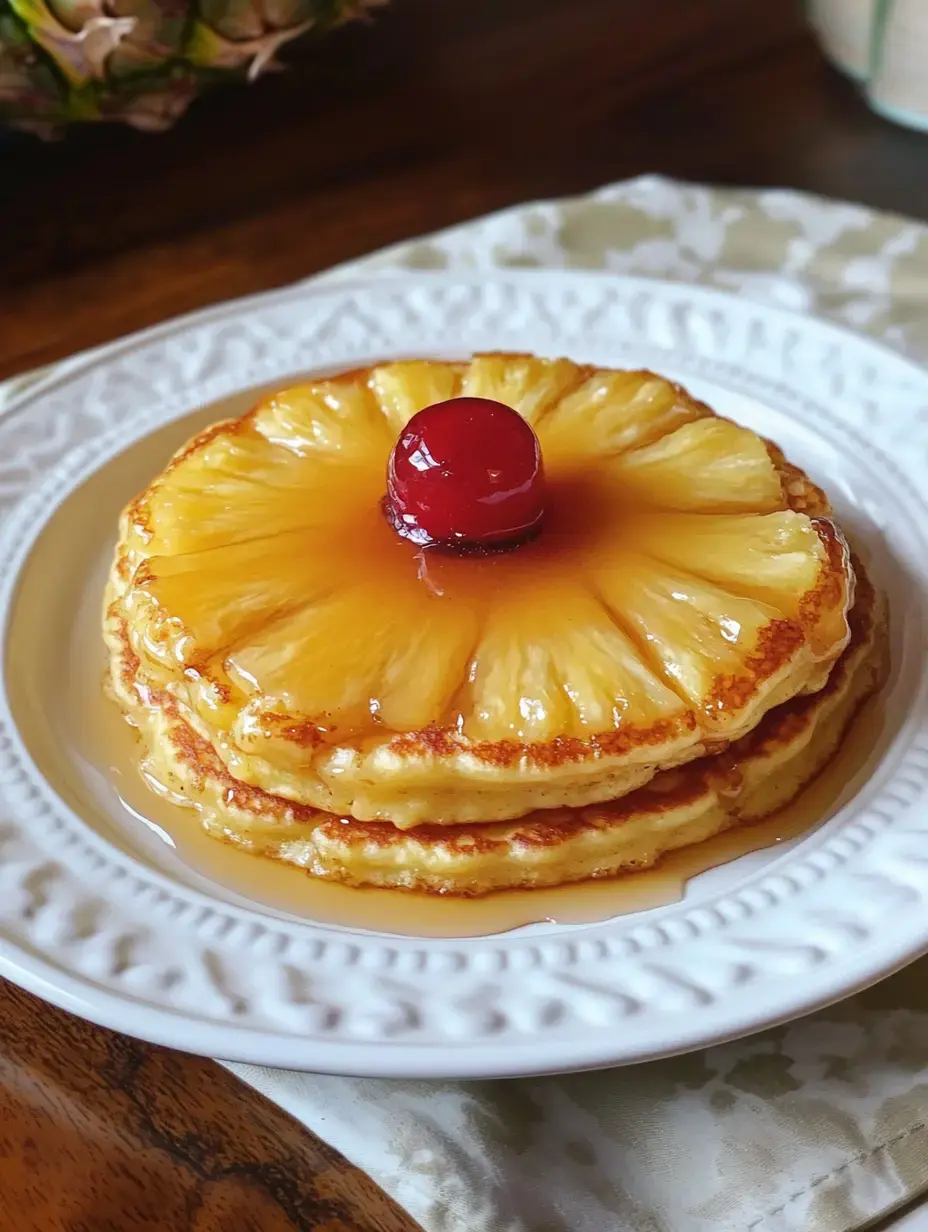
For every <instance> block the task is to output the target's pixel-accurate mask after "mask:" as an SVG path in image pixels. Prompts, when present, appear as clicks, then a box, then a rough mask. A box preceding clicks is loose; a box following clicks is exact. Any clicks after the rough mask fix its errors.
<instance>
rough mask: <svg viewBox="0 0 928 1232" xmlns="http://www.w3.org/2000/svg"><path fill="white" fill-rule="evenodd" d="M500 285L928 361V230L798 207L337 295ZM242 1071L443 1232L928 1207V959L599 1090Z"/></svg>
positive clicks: (589, 240) (622, 209) (637, 188)
mask: <svg viewBox="0 0 928 1232" xmlns="http://www.w3.org/2000/svg"><path fill="white" fill-rule="evenodd" d="M499 266H554V267H561V268H567V267H569V268H584V269H611V270H616V271H623V272H629V273H635V274H643V275H651V276H653V277H657V278H672V279H678V280H683V281H694V282H703V283H709V284H712V285H715V286H717V287H721V288H724V289H727V290H733V291H737V292H738V293H739V294H741V295H745V296H750V297H753V298H754V299H757V300H761V301H763V302H766V303H773V304H778V305H781V306H783V307H787V308H792V309H796V310H799V311H808V312H814V313H816V314H818V315H819V316H823V317H828V318H831V319H832V320H836V321H838V322H841V323H843V324H845V325H849V326H851V327H852V328H855V329H858V330H860V331H863V332H866V333H869V334H872V335H873V336H875V337H878V338H881V339H883V340H884V341H885V342H887V343H889V344H890V345H892V346H895V347H897V348H899V349H901V350H904V351H907V352H908V353H909V354H911V355H913V356H917V357H919V356H920V357H922V358H928V228H926V227H925V226H923V225H922V224H919V223H915V222H909V221H906V220H903V219H899V218H892V217H889V216H887V215H877V214H874V213H872V212H871V211H869V210H867V209H864V208H863V207H861V206H855V205H842V204H837V203H832V202H826V201H822V200H817V199H814V198H810V197H807V196H803V195H800V194H797V193H793V192H781V191H776V192H760V193H756V192H732V191H720V190H715V189H710V188H703V187H696V186H689V185H681V184H675V183H670V182H668V181H666V180H662V179H656V178H650V177H649V178H646V179H639V180H634V181H632V182H630V183H626V184H618V185H614V186H612V187H609V188H605V189H603V190H601V191H599V192H597V193H595V194H593V195H592V196H589V197H585V198H579V199H573V200H566V201H559V202H548V203H541V204H533V205H528V206H523V207H519V208H518V209H514V210H509V211H506V212H505V213H502V214H498V215H495V216H492V217H490V218H485V219H480V220H478V221H476V222H473V223H469V224H467V225H465V226H461V227H456V228H454V229H453V230H450V231H446V232H444V233H442V234H440V235H437V236H432V237H429V238H427V239H421V240H416V241H414V242H412V243H408V244H403V245H400V246H397V247H395V248H392V249H390V250H388V251H386V252H383V253H380V254H377V255H376V256H374V257H370V258H367V259H366V260H364V261H360V262H355V263H353V264H352V265H351V266H346V267H341V268H340V269H338V270H335V271H331V272H330V273H328V274H327V275H325V278H327V279H333V278H339V277H344V276H346V275H347V274H350V275H357V274H358V273H362V272H366V271H369V270H375V269H391V268H404V269H421V268H429V269H432V268H451V269H468V270H472V269H487V270H490V269H493V268H496V267H499ZM28 379H29V378H20V382H21V381H22V380H28ZM20 382H17V384H19V383H20ZM2 404H3V388H2V387H0V407H2ZM229 1068H230V1069H232V1070H233V1072H235V1073H236V1074H238V1075H239V1076H240V1077H241V1078H243V1079H244V1080H245V1081H246V1082H249V1083H251V1084H252V1085H253V1086H255V1087H257V1088H258V1090H260V1091H263V1092H264V1093H265V1094H266V1095H268V1096H269V1097H270V1098H271V1099H273V1100H275V1101H276V1102H277V1103H279V1104H281V1105H282V1106H283V1107H284V1108H286V1109H287V1110H288V1111H289V1112H291V1113H292V1114H293V1115H294V1116H296V1117H298V1118H299V1119H300V1120H301V1121H303V1122H304V1123H305V1124H306V1125H307V1126H309V1128H310V1129H312V1130H313V1131H314V1132H315V1133H316V1134H318V1135H319V1136H320V1137H322V1138H324V1139H326V1140H327V1141H328V1142H330V1143H332V1145H333V1146H334V1147H336V1148H337V1149H338V1150H339V1151H341V1152H342V1153H343V1154H344V1155H346V1156H347V1157H348V1158H349V1159H350V1160H352V1161H353V1162H354V1163H356V1164H357V1165H358V1166H359V1167H360V1168H362V1169H363V1170H364V1171H366V1172H368V1173H370V1175H371V1176H372V1177H373V1178H374V1179H375V1180H376V1181H377V1182H379V1184H380V1185H381V1186H382V1187H383V1188H384V1189H385V1190H386V1191H387V1192H388V1193H390V1194H391V1195H392V1196H393V1197H394V1198H395V1199H396V1200H397V1201H398V1202H399V1203H400V1204H401V1205H403V1206H405V1207H406V1208H407V1209H408V1210H409V1212H410V1213H411V1214H412V1215H413V1217H414V1218H415V1219H417V1220H418V1221H419V1222H420V1223H421V1224H422V1226H423V1228H425V1229H426V1230H427V1232H728V1230H729V1229H731V1230H737V1232H850V1230H851V1229H860V1228H863V1227H864V1225H865V1224H867V1223H869V1222H870V1221H871V1220H872V1219H874V1218H876V1217H878V1216H881V1215H884V1214H887V1213H888V1212H890V1211H892V1210H894V1209H896V1208H897V1207H900V1206H902V1205H903V1204H905V1203H906V1202H909V1201H911V1200H912V1199H913V1198H914V1197H915V1196H916V1195H918V1194H919V1193H921V1192H922V1191H924V1190H928V960H923V961H922V962H920V963H916V964H915V965H914V966H912V967H910V968H909V969H908V970H907V971H905V972H902V973H900V974H899V975H897V976H894V977H893V978H892V979H889V980H887V981H886V982H885V983H883V984H881V985H879V986H878V987H877V988H875V989H872V990H871V991H869V992H867V993H863V994H861V995H859V996H857V997H855V998H853V999H851V1000H849V1001H846V1002H844V1003H843V1004H841V1005H838V1006H835V1007H833V1008H832V1009H829V1010H826V1011H823V1012H822V1013H819V1014H817V1015H815V1016H814V1017H812V1018H809V1019H805V1020H803V1021H801V1022H798V1023H794V1024H792V1025H790V1026H787V1027H782V1028H779V1029H777V1030H773V1031H766V1032H764V1033H763V1034H761V1035H758V1036H755V1037H753V1038H752V1039H749V1040H745V1041H742V1042H739V1043H733V1044H726V1045H724V1046H720V1047H715V1048H709V1049H707V1050H705V1051H703V1052H697V1053H693V1054H691V1055H689V1056H686V1057H681V1058H678V1059H675V1060H669V1061H661V1062H654V1063H651V1064H648V1065H640V1066H635V1067H631V1068H627V1069H622V1070H612V1071H607V1072H605V1073H598V1074H580V1075H574V1076H570V1077H565V1078H539V1079H531V1080H518V1081H508V1082H387V1081H370V1080H360V1079H349V1078H328V1077H317V1076H313V1075H308V1074H298V1073H287V1072H284V1071H275V1070H268V1069H256V1068H254V1067H251V1066H244V1065H232V1066H230V1067H229ZM913 1232H915V1230H914V1229H913Z"/></svg>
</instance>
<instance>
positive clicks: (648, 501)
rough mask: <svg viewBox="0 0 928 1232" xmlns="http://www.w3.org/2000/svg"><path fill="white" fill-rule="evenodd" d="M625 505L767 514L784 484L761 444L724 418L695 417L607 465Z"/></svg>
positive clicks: (779, 499)
mask: <svg viewBox="0 0 928 1232" xmlns="http://www.w3.org/2000/svg"><path fill="white" fill-rule="evenodd" d="M609 475H610V477H611V478H613V479H614V481H615V482H616V483H617V484H620V485H621V487H622V490H623V495H624V497H625V498H626V499H627V500H628V501H634V502H636V503H638V504H641V505H646V506H650V507H657V508H664V509H680V510H690V511H694V512H696V511H698V512H700V513H742V512H751V513H772V512H773V511H774V510H777V509H782V508H783V507H784V504H785V502H784V499H783V485H782V483H781V481H780V476H779V473H778V471H777V469H776V467H775V466H774V464H773V462H772V460H771V458H770V454H769V453H768V451H767V447H766V445H765V443H764V442H763V441H762V440H761V439H760V437H759V436H756V435H755V434H754V433H753V432H750V431H748V429H747V428H739V427H738V426H737V424H733V423H730V422H729V421H728V420H727V419H715V418H706V419H697V420H695V421H694V422H693V423H688V424H684V425H683V427H681V428H678V429H677V430H676V431H675V432H671V433H670V435H669V436H665V437H662V438H661V439H660V440H658V441H655V442H654V443H653V444H650V445H645V446H643V447H642V448H641V449H635V450H632V451H631V452H630V453H626V454H622V455H621V456H620V457H618V458H616V459H615V460H614V461H613V462H612V464H611V465H610V466H609Z"/></svg>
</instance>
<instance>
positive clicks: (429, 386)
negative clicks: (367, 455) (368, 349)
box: [369, 359, 464, 445]
mask: <svg viewBox="0 0 928 1232" xmlns="http://www.w3.org/2000/svg"><path fill="white" fill-rule="evenodd" d="M463 371H464V365H463V364H443V363H439V362H437V361H430V360H426V359H412V360H407V361H405V362H398V363H394V364H381V365H380V367H378V368H374V369H373V370H372V372H371V375H370V381H369V384H370V388H371V390H372V392H373V394H374V397H375V398H376V399H377V402H378V404H379V406H380V410H381V413H382V414H383V416H384V418H385V419H386V422H387V425H388V427H389V430H390V431H391V432H392V434H393V436H394V437H395V436H399V434H400V432H402V430H403V429H404V428H405V427H406V425H407V424H408V423H409V421H410V419H412V417H413V415H415V414H417V412H419V411H421V410H422V409H423V408H424V407H427V406H431V405H432V403H433V402H444V401H445V400H446V399H448V398H453V397H454V396H455V395H456V394H457V392H458V389H459V388H460V384H461V373H462V372H463ZM390 444H391V445H392V444H393V441H392V440H391V442H390Z"/></svg>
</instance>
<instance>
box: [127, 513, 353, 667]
mask: <svg viewBox="0 0 928 1232" xmlns="http://www.w3.org/2000/svg"><path fill="white" fill-rule="evenodd" d="M329 556H331V545H330V544H329V543H328V536H323V535H320V534H319V532H318V531H317V532H316V534H315V535H308V534H307V532H306V531H304V530H299V531H288V532H286V533H285V534H280V535H274V536H272V537H270V538H262V539H247V540H245V541H244V542H242V543H230V544H228V545H227V546H225V547H221V548H209V549H207V550H206V551H203V552H194V553H190V554H187V555H183V556H154V557H151V559H149V560H148V561H145V562H144V563H143V564H142V565H141V566H140V567H139V569H138V570H137V572H136V576H135V578H134V589H135V590H137V591H139V592H140V593H142V594H146V595H150V596H151V599H152V600H153V601H154V602H155V603H156V604H157V606H158V608H159V610H160V613H161V615H162V617H163V620H164V621H165V622H167V623H172V624H173V625H174V626H175V627H177V626H180V629H179V630H178V632H179V633H180V634H181V636H180V637H178V638H177V640H176V645H177V647H178V652H179V654H180V655H181V658H182V660H183V661H184V662H187V663H190V662H192V661H193V660H194V659H197V660H199V659H201V658H202V657H203V656H207V657H209V656H212V655H214V654H216V653H217V652H218V651H220V650H222V648H223V647H226V646H229V645H231V644H232V643H233V642H235V641H236V640H238V639H240V638H242V637H244V636H245V635H246V634H247V633H248V632H249V631H251V630H253V629H256V628H261V627H262V626H264V625H266V624H268V623H269V621H271V620H272V619H274V618H276V617H277V616H279V615H280V614H282V613H284V612H287V611H290V610H292V609H294V608H296V607H302V606H303V605H304V604H305V603H306V602H307V599H310V598H312V597H313V596H315V595H319V594H324V593H325V592H326V591H327V590H329V589H330V588H331V585H332V580H331V572H330V568H329V567H327V566H330V563H331V562H330V560H329V559H328V557H329Z"/></svg>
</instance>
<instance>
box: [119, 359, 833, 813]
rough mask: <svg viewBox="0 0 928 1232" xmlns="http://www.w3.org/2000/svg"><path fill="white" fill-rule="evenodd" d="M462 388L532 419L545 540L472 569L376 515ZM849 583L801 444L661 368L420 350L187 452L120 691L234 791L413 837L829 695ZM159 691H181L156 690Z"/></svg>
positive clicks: (136, 585) (143, 526)
mask: <svg viewBox="0 0 928 1232" xmlns="http://www.w3.org/2000/svg"><path fill="white" fill-rule="evenodd" d="M458 393H466V394H472V395H479V396H482V397H490V398H495V399H499V400H502V401H504V402H506V403H507V404H508V405H510V406H512V407H513V408H514V409H516V410H517V411H519V412H520V413H521V414H522V415H523V416H524V417H525V418H526V419H527V420H529V421H530V422H531V423H532V425H533V427H534V429H535V430H536V432H537V434H538V437H539V440H540V442H541V449H542V454H543V457H544V467H545V474H546V482H547V495H546V502H545V515H544V524H543V527H542V530H541V533H540V534H539V535H538V537H537V538H536V539H535V540H533V541H532V542H530V543H525V544H522V545H521V546H519V547H518V548H517V549H516V550H514V551H510V552H505V553H497V554H493V555H479V554H477V555H474V554H471V555H457V556H452V555H449V554H443V553H441V552H434V551H432V550H430V549H429V550H426V551H423V550H422V549H421V548H420V547H417V546H416V545H415V544H412V543H410V542H408V541H406V540H404V539H401V538H399V537H398V536H397V535H396V534H395V533H394V531H393V529H392V528H391V526H390V525H389V524H388V521H387V519H386V518H385V517H384V516H383V514H382V511H381V500H382V496H383V490H384V482H385V479H384V475H385V469H386V464H387V459H388V456H389V453H390V450H391V447H392V445H393V442H394V439H395V437H396V434H397V432H399V431H400V430H401V429H402V428H403V426H404V424H405V423H406V422H407V421H408V419H409V417H410V416H411V415H412V414H413V413H415V412H416V411H417V410H419V409H420V408H421V407H423V406H425V405H427V404H429V403H432V402H435V401H438V400H440V399H444V398H448V397H451V396H453V395H455V394H458ZM852 591H853V573H852V570H851V567H850V562H849V554H848V551H847V547H846V544H845V542H844V539H843V537H842V535H841V532H840V530H839V529H838V527H837V526H836V525H835V523H834V521H833V520H832V518H831V514H830V509H829V507H828V502H827V499H826V498H825V496H824V495H823V494H822V492H821V491H820V490H819V489H818V488H817V487H815V485H814V484H812V483H811V482H810V481H809V480H808V479H807V478H806V477H805V476H804V475H803V474H802V472H800V471H798V470H797V469H796V468H795V467H793V466H791V465H790V464H789V463H788V462H787V461H786V460H785V458H783V456H782V454H781V453H780V452H779V451H778V450H777V449H776V448H775V447H774V446H772V445H770V444H769V443H767V442H765V441H763V440H761V439H760V438H759V437H758V436H756V435H755V434H754V433H753V432H750V431H748V430H747V429H745V428H741V427H738V426H737V425H735V424H733V423H730V422H729V421H727V420H724V419H722V418H720V417H718V416H715V415H714V414H713V413H712V412H711V411H710V410H709V408H708V407H706V406H704V405H703V404H702V403H700V402H698V401H696V400H695V399H693V398H691V397H690V396H689V395H688V394H687V393H686V392H685V391H684V390H683V389H681V388H680V387H679V386H677V385H674V384H672V383H671V382H668V381H666V380H664V379H662V378H660V377H658V376H655V375H654V374H653V373H648V372H619V371H610V370H595V369H592V368H589V367H583V366H580V365H577V364H574V363H571V362H570V361H568V360H550V361H549V360H540V359H535V358H533V357H530V356H513V355H491V356H478V357H476V358H475V359H473V360H472V361H471V362H470V363H468V364H450V363H439V362H426V361H408V362H402V363H391V364H384V365H380V366H378V367H376V368H373V369H366V370H363V371H359V372H352V373H348V374H345V375H343V376H341V377H337V378H332V379H330V380H326V381H318V382H312V383H309V384H306V385H302V386H298V387H295V388H293V389H290V390H285V391H282V392H281V393H278V394H275V395H273V396H271V397H268V398H266V399H264V400H263V401H262V402H261V403H259V405H258V406H257V407H256V408H255V409H254V410H253V411H252V412H250V413H249V414H248V415H246V416H244V417H243V418H241V419H238V420H230V421H225V422H223V423H219V424H216V425H214V426H213V427H212V428H210V429H208V430H207V431H206V432H204V433H202V434H200V436H198V437H196V438H195V439H194V440H193V441H191V442H189V443H188V444H187V445H186V446H185V447H184V448H183V449H182V450H180V451H179V453H178V454H177V455H176V456H175V457H174V459H173V460H171V462H170V463H169V464H168V466H167V467H166V468H165V470H164V471H163V472H162V473H161V474H160V475H159V476H158V477H157V478H156V479H155V480H154V481H153V483H152V484H151V485H150V486H149V488H148V489H147V490H146V491H145V492H143V493H142V494H141V495H140V496H139V497H138V498H137V499H136V500H135V501H133V502H132V504H131V505H130V506H129V508H128V509H127V510H126V511H125V513H124V515H123V518H122V521H121V525H120V537H119V544H118V546H117V551H116V556H115V560H114V565H113V570H112V575H111V578H110V583H109V587H108V590H107V597H106V618H105V630H104V633H105V638H106V643H107V646H108V649H109V653H110V660H111V684H112V688H113V691H114V693H115V695H116V697H117V699H118V702H119V704H120V705H121V706H122V708H123V709H124V711H125V712H126V714H127V715H128V716H130V717H131V718H132V719H133V720H134V721H135V722H136V723H138V725H139V726H140V728H145V729H147V728H149V727H150V726H151V721H150V717H149V715H148V713H147V711H148V709H149V708H150V707H151V706H152V705H154V709H155V711H156V712H157V713H160V714H167V713H168V709H169V708H173V710H174V711H175V712H176V714H177V716H179V718H182V719H183V721H184V723H185V724H186V725H187V727H188V728H189V730H190V731H191V732H192V733H193V735H194V736H195V737H196V738H197V739H198V740H200V741H201V742H202V743H203V745H204V746H206V747H208V748H209V749H210V750H211V751H212V754H213V755H214V757H215V758H216V759H218V762H219V763H221V765H222V766H223V767H224V769H225V771H227V772H228V774H229V775H230V777H231V779H232V780H234V781H236V782H238V783H241V784H247V785H249V786H251V787H254V788H256V789H259V790H260V791H263V792H264V793H266V794H268V795H270V796H275V797H280V798H283V799H285V800H287V801H289V802H291V803H292V804H293V805H294V806H300V807H303V808H310V809H321V810H324V811H327V812H330V813H333V814H338V815H344V816H348V817H353V818H354V819H356V820H359V821H381V820H384V821H389V822H391V823H392V825H393V826H395V827H397V828H400V829H409V828H412V827H416V826H419V825H421V824H423V823H431V824H433V825H449V826H457V825H460V824H462V823H466V822H478V823H485V822H489V821H506V820H512V819H518V818H520V817H524V816H525V815H526V814H527V813H529V812H531V811H532V810H534V809H539V808H545V809H550V808H556V807H571V808H577V807H581V806H584V805H587V804H595V803H597V802H600V801H605V800H611V799H616V798H619V797H621V796H623V795H626V794H628V793H629V792H631V791H634V790H636V789H638V788H640V787H642V786H644V785H645V784H646V783H648V782H649V781H650V780H651V779H652V778H653V777H654V775H655V774H658V773H660V772H662V771H665V770H667V769H670V768H672V767H674V766H679V765H684V764H686V763H687V762H689V761H692V760H694V759H696V758H699V757H702V756H703V755H705V754H706V753H707V752H711V751H713V750H716V749H718V748H720V747H723V746H724V745H726V744H728V743H730V742H732V741H736V740H738V739H740V738H742V737H743V736H745V735H746V734H747V733H748V732H750V731H751V730H752V729H753V728H754V727H756V725H757V724H758V723H759V722H760V721H761V720H762V719H763V716H764V715H765V714H766V713H767V712H768V711H770V710H771V709H773V708H775V707H777V706H779V705H781V704H782V703H784V702H786V701H788V700H789V699H791V698H793V697H797V696H801V695H803V694H807V693H811V692H814V691H815V690H817V689H820V688H821V687H822V685H823V684H824V683H825V681H826V680H827V678H828V673H829V670H830V668H831V666H832V664H833V663H834V662H835V660H836V659H837V658H838V656H839V655H840V654H841V653H842V651H843V649H844V647H845V646H846V644H847V639H848V622H847V615H846V613H847V609H848V606H849V604H850V602H851V599H852ZM162 695H163V697H164V699H165V700H164V702H163V704H160V703H159V704H155V703H152V701H151V699H152V698H153V697H162Z"/></svg>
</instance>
